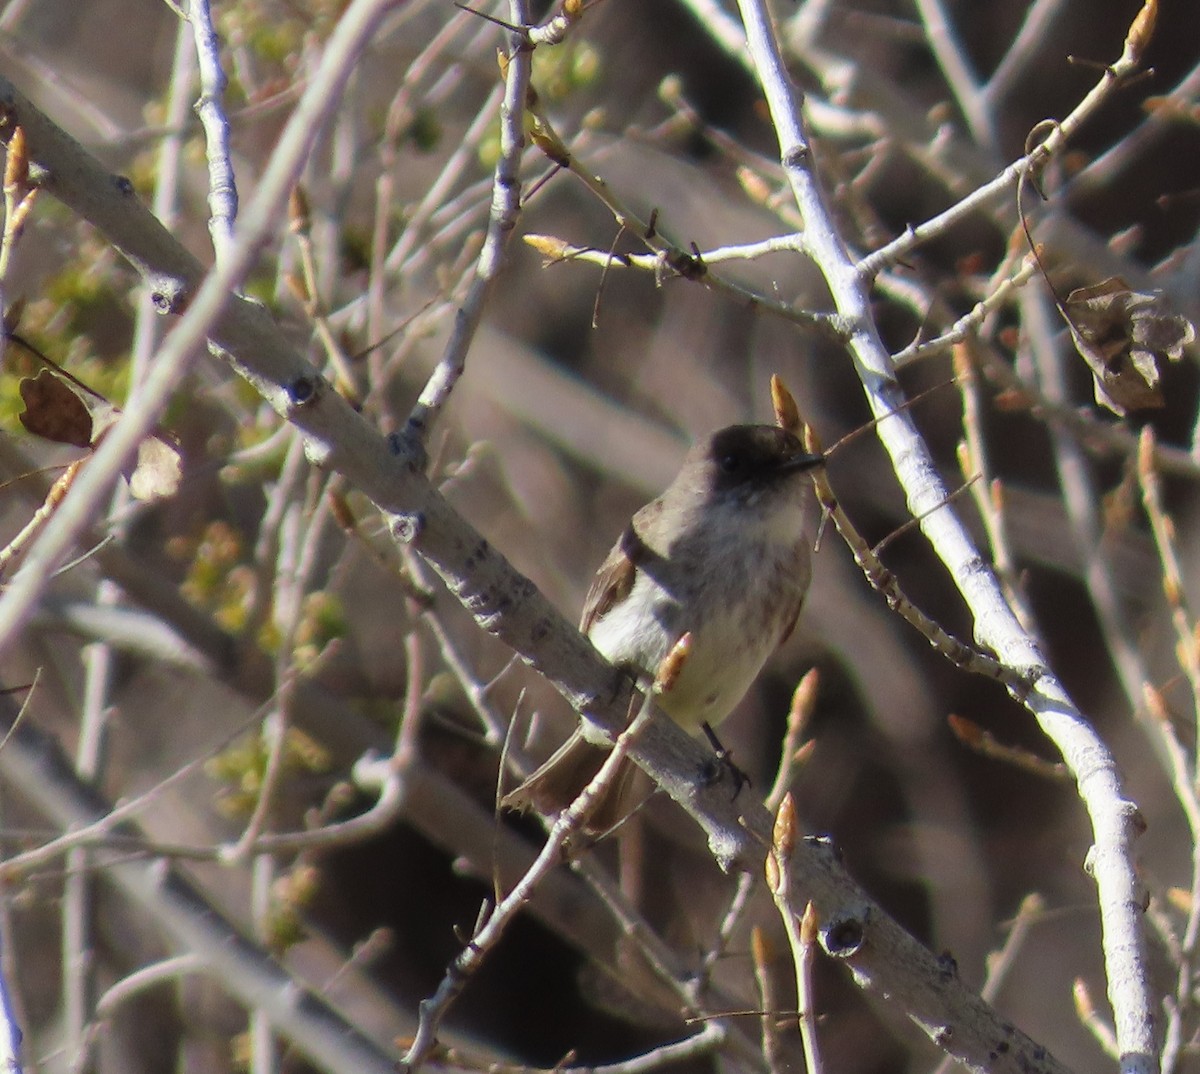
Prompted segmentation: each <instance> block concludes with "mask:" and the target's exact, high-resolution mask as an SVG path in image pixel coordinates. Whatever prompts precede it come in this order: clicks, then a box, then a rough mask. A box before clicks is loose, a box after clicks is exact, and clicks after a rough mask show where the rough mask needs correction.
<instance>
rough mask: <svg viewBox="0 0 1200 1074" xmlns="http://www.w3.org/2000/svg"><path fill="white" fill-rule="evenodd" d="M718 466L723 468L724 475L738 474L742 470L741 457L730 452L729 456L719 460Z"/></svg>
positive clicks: (723, 456)
mask: <svg viewBox="0 0 1200 1074" xmlns="http://www.w3.org/2000/svg"><path fill="white" fill-rule="evenodd" d="M717 465H718V466H720V467H721V471H722V473H726V474H736V473H737V472H738V471H739V470H740V469H741V468H742V460H741V456H739V455H734V454H733V453H732V452H730V453H729V454H728V455H722V456H721V457H720V458H719V459H718V460H717Z"/></svg>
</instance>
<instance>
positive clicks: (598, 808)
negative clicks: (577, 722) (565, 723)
mask: <svg viewBox="0 0 1200 1074" xmlns="http://www.w3.org/2000/svg"><path fill="white" fill-rule="evenodd" d="M608 752H609V751H608V749H606V748H605V747H603V746H595V745H593V744H592V743H591V742H589V741H588V740H587V739H586V738H584V737H583V733H582V732H581V731H579V730H576V731H575V733H574V734H573V735H571V737H570V738H569V739H567V741H566V742H564V743H563V744H562V745H561V746H560V747H559V748H558V749H557V750H556V751H555V753H554V754H553V756H552V757H551V758H550V759H549V760H548V761H546V763H545V764H543V765H542V766H541V767H540V768H539V769H538V770H537V771H536V772H534V773H533V774H532V775H531V776H530V777H529V778H528V779H526V780H525V782H524V783H522V784H521V785H520V786H519V787H517V788H516V790H513V791H510V792H509V793H508V794H506V795H505V796H504V797H503V798H502V799H501V800H500V804H501V806H503V807H504V808H505V809H515V810H518V811H519V812H522V813H524V812H527V811H528V810H530V809H532V810H535V811H536V812H538V813H541V814H542V815H543V816H547V817H553V816H556V815H557V814H558V813H561V812H562V811H563V810H564V809H566V808H567V807H568V806H569V805H570V804H571V803H572V802H574V801H575V799H576V798H578V797H579V795H580V794H582V793H583V790H584V788H585V787H587V785H588V784H589V783H591V781H592V780H593V779H595V777H596V773H597V772H599V771H600V767H601V765H603V764H604V761H605V759H606V758H607V757H608ZM636 772H637V766H636V765H634V764H633V762H632V761H630V760H629V759H628V758H625V759H623V760H622V761H621V764H620V766H619V768H618V770H617V772H616V775H615V778H614V779H613V780H612V781H611V782H610V783H609V784H608V786H607V787H605V788H604V791H603V792H602V793H601V795H600V798H599V800H598V801H597V802H596V803H595V804H594V806H593V808H592V809H591V811H590V812H589V814H588V817H587V818H586V820H585V821H584V824H583V831H584V832H586V833H587V834H588V835H592V836H596V835H603V834H604V833H605V832H608V831H610V830H611V829H613V828H614V827H616V825H617V824H618V823H620V822H621V821H622V820H624V819H625V817H626V816H627V815H628V813H630V812H632V809H633V803H632V794H631V791H632V789H633V786H634V782H635V781H634V779H633V777H634V775H635V774H636Z"/></svg>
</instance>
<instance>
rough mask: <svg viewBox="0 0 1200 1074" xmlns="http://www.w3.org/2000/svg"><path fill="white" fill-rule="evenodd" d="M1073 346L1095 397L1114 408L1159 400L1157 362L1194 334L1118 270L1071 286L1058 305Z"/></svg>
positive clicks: (1178, 353) (1174, 356) (1175, 357)
mask: <svg viewBox="0 0 1200 1074" xmlns="http://www.w3.org/2000/svg"><path fill="white" fill-rule="evenodd" d="M1062 313H1063V316H1064V317H1065V318H1066V320H1067V324H1068V325H1069V326H1070V328H1071V335H1072V337H1073V338H1074V340H1075V349H1076V350H1078V351H1079V353H1080V355H1082V356H1083V360H1084V361H1085V362H1087V364H1088V366H1089V367H1090V368H1091V370H1092V377H1093V379H1094V380H1095V390H1096V402H1097V403H1100V404H1101V405H1103V406H1106V407H1108V409H1109V410H1111V411H1113V412H1114V413H1116V414H1121V415H1124V414H1125V413H1126V412H1127V411H1129V410H1140V409H1144V408H1147V407H1161V406H1162V405H1163V396H1162V390H1161V388H1160V387H1159V382H1160V380H1161V371H1160V368H1159V365H1160V363H1161V361H1162V360H1163V359H1164V358H1166V359H1169V360H1170V361H1172V362H1177V361H1179V359H1180V358H1181V357H1182V356H1183V348H1184V347H1185V346H1187V345H1188V344H1189V343H1192V342H1193V341H1194V340H1195V338H1196V329H1195V326H1194V325H1193V324H1192V322H1191V321H1189V320H1188V319H1187V318H1186V317H1181V316H1178V315H1175V314H1169V313H1166V312H1164V311H1163V307H1162V303H1161V301H1160V299H1159V298H1158V297H1157V296H1156V295H1146V294H1139V293H1138V292H1136V291H1132V290H1130V288H1129V285H1128V284H1127V283H1125V281H1124V280H1122V279H1121V278H1120V277H1119V276H1113V277H1110V278H1109V279H1107V280H1104V281H1102V282H1101V283H1098V284H1094V285H1093V286H1091V287H1080V288H1079V289H1077V290H1075V291H1072V292H1071V293H1070V294H1069V295H1068V296H1067V299H1066V301H1065V302H1064V303H1063V306H1062Z"/></svg>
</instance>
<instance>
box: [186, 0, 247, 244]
mask: <svg viewBox="0 0 1200 1074" xmlns="http://www.w3.org/2000/svg"><path fill="white" fill-rule="evenodd" d="M188 21H189V22H190V23H191V24H192V30H193V32H194V34H195V38H196V55H197V57H199V60H200V64H199V67H200V97H199V99H198V100H197V101H196V115H198V116H199V117H200V123H201V125H202V126H203V127H204V145H205V152H206V156H207V158H208V213H209V216H208V230H209V233H210V234H211V235H212V242H213V253H214V254H215V256H216V260H217V264H218V265H219V264H221V263H222V262H223V261H224V260H225V258H226V257H228V256H229V250H230V247H231V246H232V245H233V241H234V233H233V226H234V222H235V221H236V220H237V214H238V192H237V180H236V179H235V177H234V174H233V162H232V161H231V159H230V152H229V118H228V117H227V116H226V115H225V87H226V85H227V80H226V78H225V70H224V68H223V67H222V66H221V42H220V40H219V39H218V37H217V31H216V29H215V28H214V27H213V21H212V10H211V8H210V5H209V0H190V3H189V5H188Z"/></svg>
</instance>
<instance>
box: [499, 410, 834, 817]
mask: <svg viewBox="0 0 1200 1074" xmlns="http://www.w3.org/2000/svg"><path fill="white" fill-rule="evenodd" d="M822 461H823V457H822V456H820V455H812V454H809V453H808V452H806V451H805V450H804V446H803V445H802V444H801V443H800V441H799V440H798V439H797V438H796V437H795V436H793V435H792V434H791V433H789V432H786V431H785V430H783V429H780V428H777V427H775V426H773V425H731V426H729V427H728V428H725V429H721V430H720V431H719V432H716V433H713V434H712V435H711V436H709V437H707V438H706V439H704V440H701V441H699V442H698V443H696V444H695V445H694V446H693V447H692V449H691V450H690V451H689V452H688V454H687V457H686V458H685V459H684V462H683V466H682V468H681V469H680V471H679V474H678V475H677V476H676V478H675V480H674V481H673V482H671V484H670V486H669V487H668V488H667V489H666V491H665V492H664V493H663V494H662V495H661V496H659V497H658V499H656V500H653V501H651V502H650V503H648V504H647V505H646V506H645V507H643V508H642V509H641V510H640V511H638V512H637V514H635V515H634V516H633V519H632V521H631V522H630V524H629V526H627V527H626V529H625V532H624V533H623V534H622V535H621V537H620V539H619V540H618V541H617V543H616V545H615V546H614V547H613V549H612V551H611V552H610V553H609V554H608V558H607V559H606V560H605V561H604V562H603V563H602V564H601V566H600V569H599V571H597V573H596V578H595V580H594V581H593V582H592V587H591V589H590V591H589V592H588V595H587V600H586V601H585V603H584V609H583V618H582V620H581V622H580V630H582V631H583V632H584V633H585V634H586V635H587V636H588V637H589V638H590V639H591V641H592V644H593V645H595V647H596V648H597V649H598V650H599V651H600V653H601V654H602V655H603V656H604V657H605V658H606V659H607V660H609V662H611V663H612V664H614V665H616V666H617V667H621V668H625V669H627V670H628V671H629V672H630V673H632V674H633V675H634V676H635V678H638V679H639V680H640V681H641V682H642V683H643V685H644V684H645V681H646V680H647V679H653V678H654V676H655V675H656V674H657V672H658V669H659V666H660V664H661V663H662V661H663V660H664V658H665V657H666V656H667V655H668V654H669V653H671V652H672V650H673V649H674V647H675V645H676V643H677V642H678V641H679V640H680V638H681V637H683V635H684V634H689V633H690V634H691V640H690V647H689V650H688V655H687V658H686V661H684V662H683V664H682V667H681V670H680V672H679V674H678V676H677V678H676V679H675V681H674V682H673V684H672V686H671V688H670V690H669V691H668V692H666V693H664V694H662V695H661V696H660V697H659V698H658V704H659V707H660V708H661V709H662V710H663V711H664V712H665V713H666V714H667V715H668V716H670V717H671V719H673V720H674V721H675V722H676V723H677V724H679V725H680V726H681V727H682V728H683V729H684V730H685V731H688V732H689V733H691V734H697V733H699V732H701V731H706V732H707V733H708V734H709V736H710V739H712V740H713V741H714V743H715V736H714V735H713V734H712V728H713V727H715V726H716V725H717V724H719V723H720V722H721V721H722V720H723V719H725V717H726V716H728V715H729V713H730V712H731V711H733V709H734V707H735V706H736V705H737V703H738V702H739V701H740V700H741V699H742V697H743V696H744V695H745V693H746V691H747V690H748V689H749V688H750V684H751V683H752V682H753V681H754V679H755V678H756V677H757V675H758V673H759V671H761V670H762V666H763V664H764V663H765V662H766V660H767V658H768V657H769V656H770V655H771V654H772V653H773V652H774V651H775V649H776V648H777V647H778V646H779V645H780V644H781V643H782V642H783V641H784V640H785V639H786V638H787V637H788V635H789V634H791V632H792V628H793V627H794V626H795V624H796V619H797V617H798V616H799V614H800V608H801V605H802V604H803V602H804V595H805V593H806V592H807V591H808V584H809V579H810V577H811V564H810V558H811V547H812V542H813V535H814V534H813V531H814V529H815V524H816V519H817V513H818V512H817V504H816V497H815V495H814V492H813V487H812V482H811V481H810V480H809V479H808V478H807V477H806V476H805V474H806V472H807V471H809V470H811V469H812V468H813V467H814V466H817V465H819V464H820V463H821V462H822ZM606 755H607V747H605V746H604V745H600V744H597V743H594V742H592V741H590V740H589V739H588V737H587V736H586V734H585V731H584V728H583V727H580V728H579V729H577V730H576V731H575V733H574V734H573V735H572V736H571V737H570V739H568V740H567V742H566V743H565V744H564V745H563V746H562V747H560V748H559V750H558V751H557V752H556V753H555V754H554V755H553V756H552V757H551V758H550V759H549V760H548V761H547V762H546V763H545V764H543V765H542V766H541V767H540V768H539V769H538V770H537V771H536V772H534V773H533V775H531V776H530V777H529V778H528V779H527V780H525V782H524V783H522V784H521V786H519V787H518V788H517V789H516V790H514V791H512V792H511V793H510V794H508V795H507V796H506V797H505V798H504V800H503V803H502V804H503V805H504V806H506V807H507V808H511V809H520V810H525V809H529V808H533V809H536V810H538V811H539V812H541V813H544V814H546V815H553V814H555V813H557V812H559V811H560V810H562V809H564V808H565V807H566V806H568V805H570V803H571V802H572V801H574V800H575V798H576V797H578V795H579V793H580V792H581V791H582V790H583V789H584V787H586V786H587V784H588V783H589V782H590V781H591V780H592V778H593V777H594V776H595V775H596V773H597V772H598V771H599V769H600V766H601V765H602V764H603V763H604V758H605V756H606ZM630 766H631V762H628V763H626V765H625V766H624V767H625V768H626V772H622V773H619V774H618V775H617V777H616V778H614V779H613V780H612V782H611V783H610V784H609V786H608V788H607V790H606V792H605V793H604V794H603V795H602V796H601V799H600V801H599V802H598V803H597V804H596V806H595V808H594V809H593V810H592V812H591V815H590V816H589V818H588V820H587V823H586V826H585V827H586V830H587V831H588V832H590V833H593V834H596V833H600V832H604V831H607V830H609V829H610V828H611V827H612V826H613V825H614V824H616V823H617V822H618V821H619V820H620V819H622V816H623V815H624V812H625V811H626V802H625V795H624V793H623V791H624V788H625V787H626V784H627V780H626V779H625V778H624V776H625V775H626V774H627V772H628V771H629V770H631V768H630Z"/></svg>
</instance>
